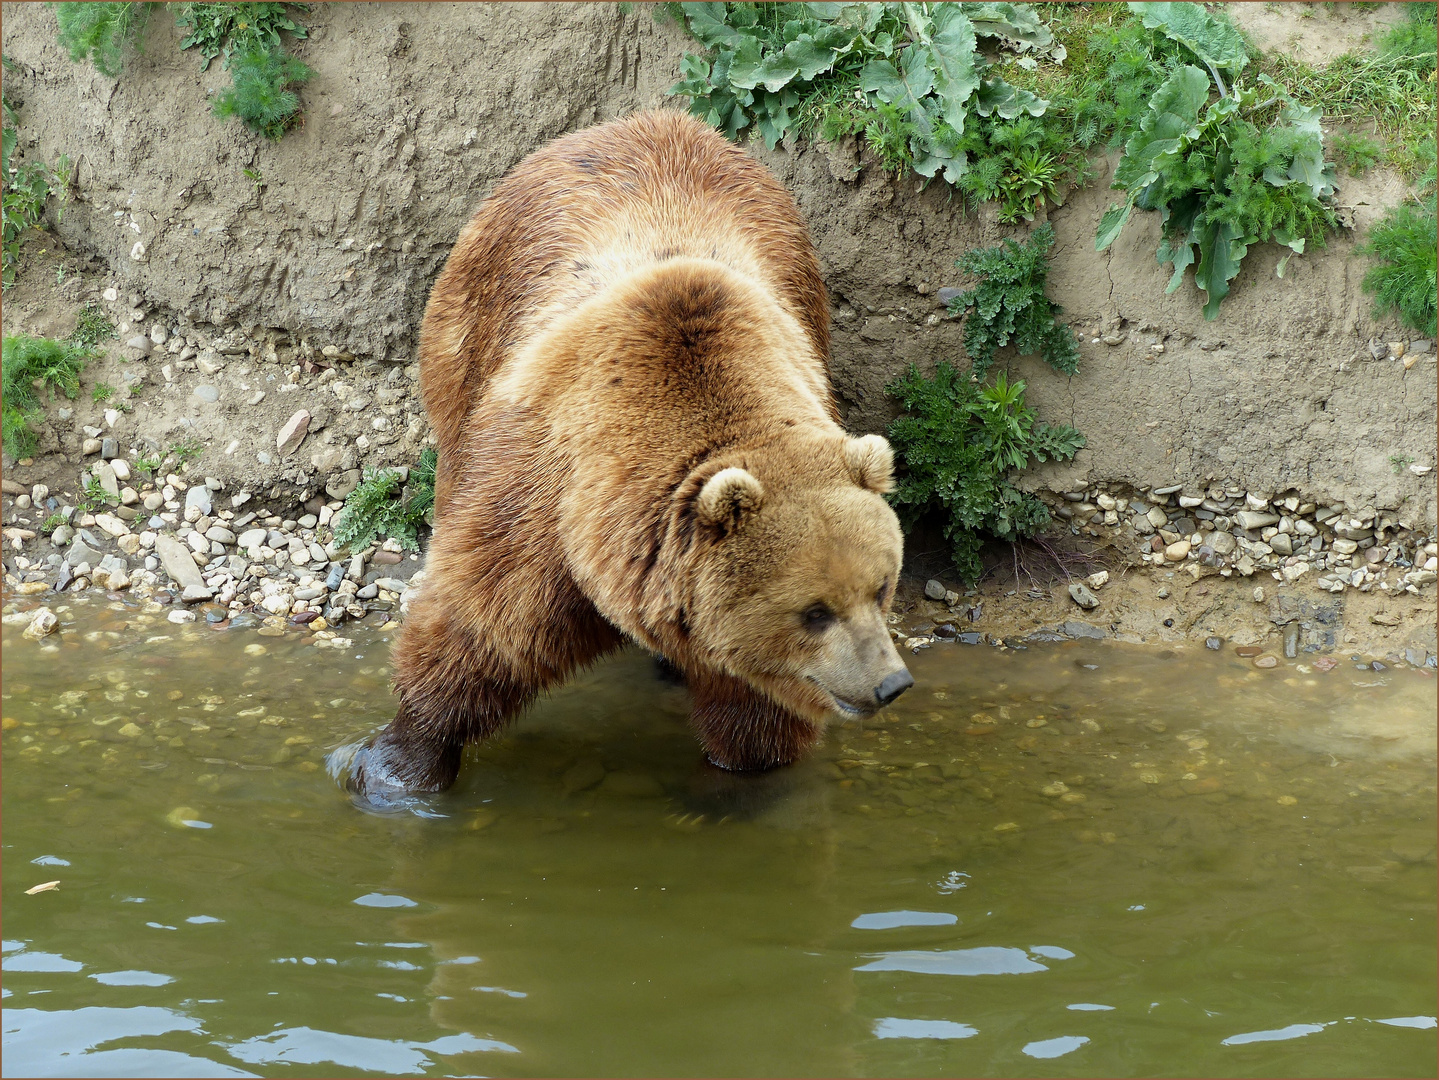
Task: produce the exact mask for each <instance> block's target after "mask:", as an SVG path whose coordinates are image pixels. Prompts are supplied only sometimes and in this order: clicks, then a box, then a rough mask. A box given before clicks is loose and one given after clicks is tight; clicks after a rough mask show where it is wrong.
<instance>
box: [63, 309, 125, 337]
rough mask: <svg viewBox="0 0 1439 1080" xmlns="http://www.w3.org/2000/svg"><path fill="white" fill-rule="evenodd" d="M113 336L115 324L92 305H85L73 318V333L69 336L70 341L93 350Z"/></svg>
mask: <svg viewBox="0 0 1439 1080" xmlns="http://www.w3.org/2000/svg"><path fill="white" fill-rule="evenodd" d="M114 336H115V324H114V323H112V322H111V321H110V320H109V319H107V318H106V317H105V314H104V313H103V312H102V311H100V310H99V309H98V308H96V307H95V306H94V305H93V304H86V305H85V306H84V307H83V308H81V309H80V313H79V314H78V315H77V316H76V317H75V332H74V333H72V334H71V335H70V340H71V341H74V342H76V343H78V344H80V345H84V346H86V347H87V348H94V347H95V346H96V345H98V344H100V342H102V341H106V340H108V339H110V338H113V337H114Z"/></svg>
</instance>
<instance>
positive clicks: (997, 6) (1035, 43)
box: [934, 3, 1054, 52]
mask: <svg viewBox="0 0 1439 1080" xmlns="http://www.w3.org/2000/svg"><path fill="white" fill-rule="evenodd" d="M964 13H965V15H967V16H968V17H969V21H970V22H971V23H973V24H974V32H975V33H976V34H978V35H980V36H981V37H996V38H1003V39H1004V40H1006V41H1009V42H1012V43H1014V44H1017V45H1020V46H1022V47H1025V48H1031V49H1034V50H1036V51H1039V52H1043V51H1045V50H1047V49H1048V48H1049V47H1050V46H1051V45H1052V44H1053V43H1054V35H1053V34H1052V33H1050V31H1049V27H1047V26H1045V25H1044V23H1042V22H1041V21H1040V19H1039V15H1038V14H1037V13H1036V12H1035V10H1034V8H1032V7H1031V6H1030V5H1028V4H1005V3H979V4H965V5H964ZM934 21H935V22H936V23H938V22H939V14H938V12H936V13H935V16H934Z"/></svg>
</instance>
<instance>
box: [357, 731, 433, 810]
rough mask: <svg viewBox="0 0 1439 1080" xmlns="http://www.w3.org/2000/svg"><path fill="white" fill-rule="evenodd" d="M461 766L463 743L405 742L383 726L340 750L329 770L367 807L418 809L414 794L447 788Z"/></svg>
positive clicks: (429, 792) (426, 793) (359, 802)
mask: <svg viewBox="0 0 1439 1080" xmlns="http://www.w3.org/2000/svg"><path fill="white" fill-rule="evenodd" d="M459 768H460V748H459V747H458V746H450V745H446V746H442V747H439V748H435V747H431V746H429V745H428V744H424V743H418V744H417V743H412V742H402V741H400V740H398V739H395V738H394V737H393V736H391V734H390V733H389V732H388V731H382V732H381V733H380V734H379V735H377V736H376V737H375V738H373V739H371V740H370V741H369V742H368V743H354V744H351V745H349V746H342V747H340V748H339V749H338V750H335V751H334V752H333V753H332V754H331V755H330V758H329V770H330V775H331V776H333V777H334V778H335V779H336V780H337V781H338V782H339V783H340V785H341V786H342V787H343V788H345V790H346V791H348V792H350V794H351V795H352V796H353V797H354V799H355V802H356V804H357V805H359V806H361V807H362V808H364V809H374V810H380V811H394V810H402V809H413V805H412V804H413V803H414V796H417V795H431V794H434V793H435V792H439V791H444V790H445V789H446V788H448V787H449V786H450V785H451V784H453V783H454V782H455V777H456V775H458V773H459Z"/></svg>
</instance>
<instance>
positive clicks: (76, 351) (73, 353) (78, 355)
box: [0, 334, 91, 458]
mask: <svg viewBox="0 0 1439 1080" xmlns="http://www.w3.org/2000/svg"><path fill="white" fill-rule="evenodd" d="M90 356H91V352H90V350H89V349H88V348H86V347H85V346H83V345H80V344H78V343H76V342H73V341H53V340H51V339H50V338H36V337H29V336H27V335H25V334H15V335H12V336H10V337H7V338H5V339H4V344H3V360H0V372H3V376H0V378H3V383H0V397H3V437H4V446H5V451H6V452H7V453H8V454H10V456H11V457H15V458H23V457H29V456H30V455H31V454H33V453H34V452H35V447H36V442H37V439H36V435H35V431H34V430H33V428H32V427H31V424H32V423H35V422H37V421H38V420H39V419H40V417H41V415H42V412H43V409H42V403H41V399H40V394H41V393H42V392H43V391H44V390H45V389H46V388H48V389H49V390H50V391H51V395H52V396H53V395H54V393H55V392H56V391H58V392H59V393H62V394H64V395H65V396H66V397H67V398H71V399H73V398H74V397H75V395H76V394H78V393H79V392H80V370H81V368H83V367H84V366H85V361H86V360H88V359H89V358H90Z"/></svg>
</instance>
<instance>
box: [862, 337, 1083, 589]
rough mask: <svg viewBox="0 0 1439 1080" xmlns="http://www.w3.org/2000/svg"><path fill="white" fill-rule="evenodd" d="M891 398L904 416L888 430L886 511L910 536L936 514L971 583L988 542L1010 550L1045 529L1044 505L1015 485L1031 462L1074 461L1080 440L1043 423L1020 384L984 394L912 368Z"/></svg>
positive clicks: (960, 379)
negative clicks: (891, 480) (987, 538)
mask: <svg viewBox="0 0 1439 1080" xmlns="http://www.w3.org/2000/svg"><path fill="white" fill-rule="evenodd" d="M887 389H888V391H889V392H890V393H891V394H894V395H896V396H897V397H898V398H899V399H900V403H901V405H902V406H903V408H904V413H903V415H901V416H900V417H899V418H898V419H897V420H895V421H894V423H892V424H891V425H890V426H889V430H888V435H889V439H890V442H891V443H892V444H893V445H894V448H895V452H896V454H897V456H898V458H899V461H900V463H901V469H900V475H899V478H898V482H897V484H896V487H895V490H894V492H893V493H892V494H891V495H890V496H889V499H890V502H891V503H892V504H893V505H894V507H895V511H896V512H897V513H898V514H899V517H900V521H901V523H902V524H903V525H904V527H905V529H906V530H908V529H910V528H911V527H913V525H914V523H915V522H916V521H917V520H918V518H919V517H920V515H921V514H923V513H924V512H926V511H928V510H937V511H939V513H940V514H941V516H942V518H943V530H944V535H945V538H946V539H947V540H949V542H950V544H951V545H952V555H953V558H954V563H955V567H956V570H957V572H958V574H959V576H960V577H961V578H963V579H964V580H965V581H967V582H974V581H976V580H978V578H979V576H980V573H981V570H982V568H981V566H980V562H979V550H980V546H981V544H982V543H983V539H982V536H981V534H982V533H990V534H992V535H994V536H996V537H998V538H999V539H1001V540H1009V541H1014V540H1018V539H1019V538H1020V537H1024V536H1033V535H1034V534H1035V533H1036V532H1037V531H1038V530H1039V529H1041V528H1043V527H1044V526H1045V525H1046V524H1048V522H1049V511H1048V509H1047V508H1046V507H1045V505H1044V504H1043V503H1042V502H1040V501H1039V499H1037V498H1036V497H1035V496H1033V495H1031V494H1029V493H1027V492H1024V491H1021V490H1020V489H1019V488H1018V487H1016V486H1015V485H1014V483H1013V482H1012V481H1011V480H1010V475H1011V474H1012V473H1013V472H1014V471H1015V470H1018V469H1025V468H1027V467H1028V466H1029V463H1030V461H1031V460H1034V461H1038V462H1043V461H1047V460H1055V461H1067V460H1069V459H1070V458H1072V457H1074V455H1075V454H1076V453H1077V452H1078V451H1079V450H1080V449H1082V448H1083V446H1084V436H1083V435H1081V434H1080V433H1079V432H1078V431H1076V430H1074V429H1073V428H1071V427H1066V426H1064V425H1057V426H1051V425H1049V424H1045V423H1042V422H1040V421H1038V420H1037V419H1036V418H1035V414H1034V411H1033V410H1032V409H1030V408H1029V407H1028V406H1027V405H1026V404H1025V402H1024V383H1023V381H1018V382H1014V383H1011V382H1009V381H1008V380H1007V379H1006V378H1005V377H1004V376H1003V375H1000V376H999V378H998V379H996V381H995V383H994V385H992V386H985V385H983V383H982V382H981V381H980V379H978V378H977V377H975V376H974V375H972V374H961V373H959V372H957V371H956V370H955V369H954V368H953V367H951V366H950V365H949V364H945V363H940V364H939V366H938V367H937V368H936V370H935V374H934V378H933V379H925V378H923V377H922V376H921V375H920V373H919V369H918V368H917V367H915V366H914V365H911V366H910V369H909V371H908V372H907V373H906V374H905V375H904V376H902V377H901V378H899V379H897V380H896V381H895V382H894V383H892V384H891V385H890V386H889V387H888V388H887Z"/></svg>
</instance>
